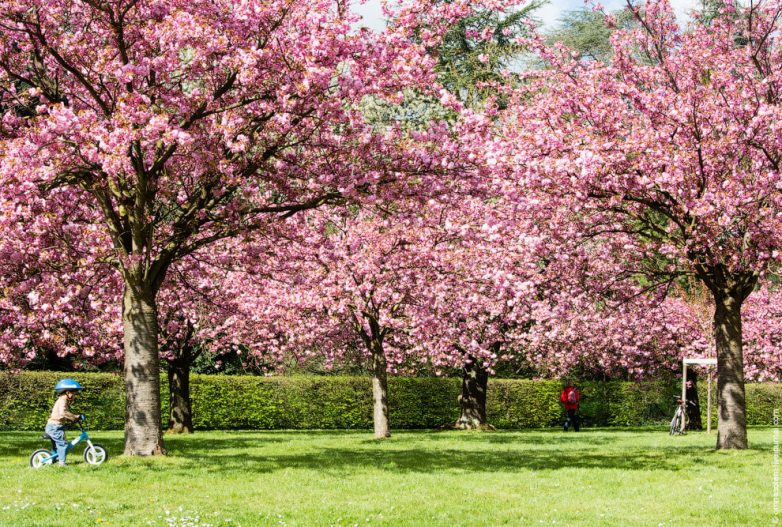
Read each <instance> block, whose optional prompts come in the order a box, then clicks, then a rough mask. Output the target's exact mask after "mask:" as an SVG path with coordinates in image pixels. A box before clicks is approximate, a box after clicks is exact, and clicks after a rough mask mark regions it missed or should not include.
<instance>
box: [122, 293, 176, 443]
mask: <svg viewBox="0 0 782 527" xmlns="http://www.w3.org/2000/svg"><path fill="white" fill-rule="evenodd" d="M122 326H123V331H124V351H125V367H124V374H125V395H126V402H125V455H127V456H151V455H157V454H165V450H164V448H163V434H162V426H161V419H160V357H159V356H158V342H157V339H158V327H157V307H156V305H155V295H154V293H148V294H145V292H139V291H137V290H134V289H133V288H131V287H129V286H125V291H124V294H123V299H122Z"/></svg>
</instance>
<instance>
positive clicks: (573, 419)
mask: <svg viewBox="0 0 782 527" xmlns="http://www.w3.org/2000/svg"><path fill="white" fill-rule="evenodd" d="M559 400H560V401H562V404H564V405H565V410H566V411H567V421H565V427H564V428H565V432H567V431H568V428H570V424H571V423H572V424H573V430H575V431H576V432H578V431H579V429H580V428H581V423H579V422H578V403H579V401H580V400H581V394H579V393H578V389H577V388H576V387H575V386H574V385H573V381H571V380H568V381H567V383H566V384H565V388H564V389H563V390H562V393H560V394H559Z"/></svg>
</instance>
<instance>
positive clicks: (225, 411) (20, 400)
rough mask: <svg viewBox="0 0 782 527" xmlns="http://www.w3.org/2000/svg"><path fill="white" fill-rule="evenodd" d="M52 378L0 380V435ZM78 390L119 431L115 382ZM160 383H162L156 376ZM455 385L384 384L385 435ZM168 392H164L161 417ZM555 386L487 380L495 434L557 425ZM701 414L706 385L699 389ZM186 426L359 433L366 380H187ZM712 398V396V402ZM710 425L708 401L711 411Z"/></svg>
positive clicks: (759, 392) (664, 397)
mask: <svg viewBox="0 0 782 527" xmlns="http://www.w3.org/2000/svg"><path fill="white" fill-rule="evenodd" d="M63 376H64V375H63V374H62V373H57V372H22V373H0V430H39V429H42V428H43V426H44V424H45V423H46V419H47V418H48V416H49V412H50V411H51V406H52V404H53V402H54V397H53V392H52V389H53V387H54V384H55V383H56V382H57V380H58V379H60V378H62V377H63ZM72 376H73V377H74V378H76V379H77V380H78V381H79V382H81V383H82V384H83V385H84V387H85V391H84V393H83V394H82V396H81V398H80V399H78V401H77V402H76V403H75V404H74V410H75V411H81V412H84V413H86V414H88V415H89V417H90V421H91V425H92V426H94V427H95V428H99V429H120V428H122V427H123V419H124V413H125V406H124V404H125V402H124V394H123V381H122V378H121V377H120V376H119V375H116V374H103V373H90V374H88V373H79V374H72ZM163 377H164V378H165V376H163ZM460 386H461V384H460V380H459V379H442V378H421V377H391V378H390V379H389V408H390V412H391V426H392V427H393V428H436V427H439V426H441V425H446V424H449V423H453V422H455V421H456V419H457V418H458V416H459V408H458V404H457V397H458V395H459V391H460ZM579 386H580V388H581V392H582V395H583V398H582V404H581V414H582V415H583V416H584V417H585V418H586V420H587V423H586V424H592V425H601V426H640V425H652V424H662V423H666V422H667V421H668V420H670V416H671V415H672V414H673V409H674V399H675V397H676V395H677V394H678V393H679V392H678V390H677V389H676V385H675V383H673V382H671V381H662V380H658V381H649V382H643V383H631V382H619V381H608V382H584V383H581V384H580V385H579ZM167 389H168V388H167V386H166V385H165V384H164V385H163V386H162V393H163V399H164V403H163V405H164V408H163V415H164V416H167V412H168V409H167V406H168V402H167V400H166V399H167V397H166V394H167ZM560 389H561V384H560V383H559V382H557V381H537V380H535V381H533V380H509V379H492V380H490V381H489V391H488V400H487V403H486V406H487V407H486V410H487V413H488V418H489V422H490V423H491V424H493V425H494V426H496V427H497V428H534V427H547V426H554V425H558V424H560V423H561V422H562V418H563V417H562V415H563V411H562V408H561V405H560V404H559V391H560ZM699 389H700V397H701V411H702V413H703V416H704V421H705V416H706V383H705V382H703V383H701V385H700V386H699ZM191 395H192V398H193V424H194V426H195V427H196V428H197V429H202V430H209V429H330V428H331V429H367V428H371V427H372V387H371V381H370V379H369V378H368V377H316V376H308V377H249V376H222V375H193V376H192V379H191ZM715 401H716V399H715ZM775 408H776V409H780V408H782V386H780V385H778V384H749V385H747V422H748V424H750V425H770V424H771V422H772V418H773V412H774V409H775ZM713 414H714V415H713V419H714V422H715V423H716V402H715V410H714V412H713Z"/></svg>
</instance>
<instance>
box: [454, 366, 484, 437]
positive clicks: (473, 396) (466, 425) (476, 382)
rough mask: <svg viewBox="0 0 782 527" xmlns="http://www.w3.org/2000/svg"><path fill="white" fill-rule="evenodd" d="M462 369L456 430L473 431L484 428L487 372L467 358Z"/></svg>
mask: <svg viewBox="0 0 782 527" xmlns="http://www.w3.org/2000/svg"><path fill="white" fill-rule="evenodd" d="M469 361H470V362H468V363H466V364H465V365H464V368H463V369H462V394H461V395H460V396H459V407H460V410H461V413H460V415H459V420H458V421H456V425H455V427H456V428H459V429H461V430H474V429H480V428H485V427H486V388H487V385H488V383H489V372H488V371H486V369H485V368H483V367H482V366H481V365H480V364H478V362H477V361H476V360H475V359H474V358H473V357H469Z"/></svg>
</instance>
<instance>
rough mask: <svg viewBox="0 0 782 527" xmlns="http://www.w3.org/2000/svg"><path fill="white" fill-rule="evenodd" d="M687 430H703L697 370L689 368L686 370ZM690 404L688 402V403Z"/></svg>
mask: <svg viewBox="0 0 782 527" xmlns="http://www.w3.org/2000/svg"><path fill="white" fill-rule="evenodd" d="M687 382H688V386H687V389H686V390H687V391H686V395H687V401H688V404H687V430H703V423H702V422H701V404H700V399H699V398H698V372H696V371H694V370H690V371H688V372H687ZM690 402H691V403H692V404H689V403H690Z"/></svg>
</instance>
